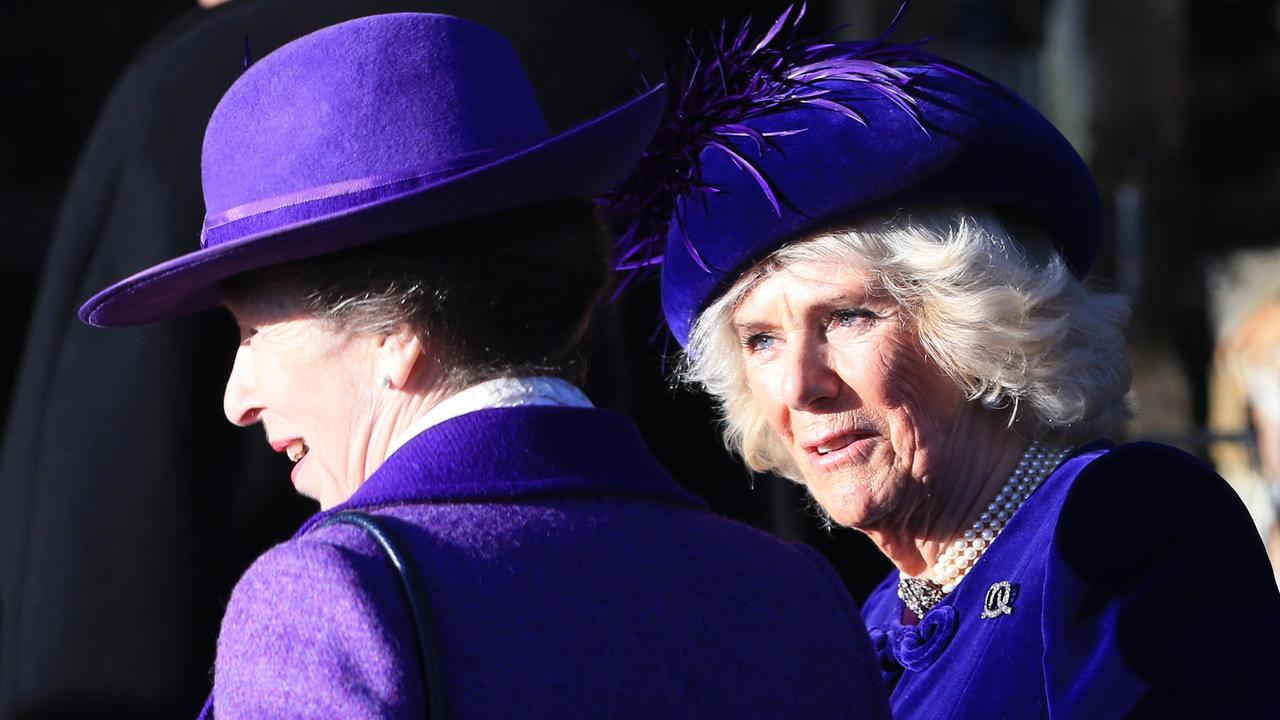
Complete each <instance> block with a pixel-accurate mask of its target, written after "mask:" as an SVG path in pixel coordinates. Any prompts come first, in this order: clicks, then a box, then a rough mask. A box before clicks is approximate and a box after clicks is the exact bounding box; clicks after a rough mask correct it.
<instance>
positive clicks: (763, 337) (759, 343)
mask: <svg viewBox="0 0 1280 720" xmlns="http://www.w3.org/2000/svg"><path fill="white" fill-rule="evenodd" d="M773 342H774V340H773V336H772V335H770V334H769V333H753V334H751V335H747V336H745V337H743V338H742V347H744V348H746V349H747V350H749V351H751V352H760V351H761V350H768V349H769V348H771V347H773Z"/></svg>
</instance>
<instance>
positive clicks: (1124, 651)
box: [864, 442, 1280, 720]
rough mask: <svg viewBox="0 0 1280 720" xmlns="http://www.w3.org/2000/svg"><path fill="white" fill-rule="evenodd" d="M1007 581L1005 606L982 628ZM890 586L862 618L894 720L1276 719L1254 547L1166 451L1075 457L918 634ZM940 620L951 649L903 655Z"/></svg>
mask: <svg viewBox="0 0 1280 720" xmlns="http://www.w3.org/2000/svg"><path fill="white" fill-rule="evenodd" d="M1000 581H1009V582H1011V583H1013V585H1014V586H1015V587H1016V588H1017V590H1018V592H1017V594H1016V596H1015V597H1014V599H1013V601H1012V604H1011V607H1012V608H1013V610H1012V612H1011V613H1010V614H1007V615H1006V614H1001V615H999V616H997V617H994V618H984V617H983V610H984V601H985V599H986V594H987V591H988V589H989V588H990V587H991V586H992V585H993V584H994V583H997V582H1000ZM897 583H898V574H897V573H896V572H895V573H891V574H890V576H889V577H888V578H887V579H886V580H885V582H884V583H882V584H881V585H880V587H878V588H877V589H876V590H875V591H874V592H873V593H872V595H871V597H870V598H869V599H868V600H867V604H866V606H865V607H864V610H865V617H866V621H867V624H868V627H869V628H870V631H871V636H872V638H873V642H874V644H875V646H876V651H877V652H878V653H879V654H880V658H881V663H882V670H883V672H884V676H885V679H886V682H887V684H888V686H889V687H890V690H891V695H890V705H891V708H892V711H893V714H894V717H896V718H899V720H912V719H913V718H921V719H923V718H929V719H930V720H934V719H936V718H996V717H999V718H1040V717H1051V718H1087V719H1088V720H1106V719H1107V718H1184V717H1185V718H1202V717H1238V718H1274V717H1280V688H1277V684H1276V683H1275V682H1274V681H1273V680H1272V679H1269V678H1275V677H1276V676H1277V673H1280V661H1278V660H1277V656H1276V653H1275V647H1276V646H1277V644H1278V643H1280V593H1278V592H1277V590H1276V583H1275V579H1274V577H1273V576H1272V574H1271V571H1270V564H1269V563H1268V562H1267V558H1266V554H1265V552H1264V550H1263V547H1262V543H1261V542H1260V540H1259V538H1258V536H1257V531H1256V530H1255V529H1254V527H1253V524H1252V522H1251V521H1250V519H1249V516H1248V514H1247V513H1246V511H1245V509H1244V507H1243V506H1242V505H1241V504H1240V501H1239V499H1238V498H1236V496H1235V494H1234V492H1233V491H1232V490H1231V489H1230V487H1228V486H1227V484H1226V483H1225V482H1224V481H1223V480H1222V479H1221V478H1219V477H1217V476H1216V475H1214V474H1213V472H1212V471H1211V470H1209V469H1208V468H1207V467H1205V466H1204V465H1203V464H1202V463H1200V462H1199V461H1198V460H1196V459H1194V458H1192V457H1191V456H1189V455H1186V454H1185V453H1182V452H1181V451H1178V450H1175V449H1173V448H1169V447H1166V446H1162V445H1156V444H1153V443H1134V444H1131V445H1124V446H1120V447H1112V446H1111V445H1110V444H1109V443H1105V442H1103V443H1094V444H1093V445H1091V446H1087V447H1085V448H1083V449H1082V450H1081V451H1080V452H1079V453H1078V454H1077V455H1076V456H1075V457H1074V458H1072V459H1070V460H1068V461H1067V462H1065V463H1064V464H1063V466H1062V467H1060V468H1059V469H1058V470H1057V471H1056V472H1055V473H1054V474H1053V475H1052V476H1051V477H1050V478H1048V479H1047V480H1046V481H1045V484H1044V485H1042V486H1041V487H1040V489H1039V490H1037V491H1036V493H1035V494H1034V495H1032V496H1031V498H1030V499H1028V500H1027V502H1026V504H1025V505H1023V507H1022V508H1021V509H1020V510H1018V512H1017V514H1015V515H1014V516H1013V518H1012V519H1011V520H1010V522H1009V524H1008V526H1007V527H1006V528H1005V530H1004V532H1003V533H1001V535H1000V537H999V539H998V540H997V541H996V543H995V544H994V545H993V546H992V547H991V549H990V550H988V551H987V553H986V554H985V555H983V557H982V558H981V559H980V560H979V561H978V562H977V564H975V565H974V567H973V568H972V569H971V570H970V571H969V574H968V576H967V577H966V578H965V580H964V582H963V583H961V584H960V586H959V588H957V590H956V591H955V592H953V593H951V594H950V595H948V596H947V598H946V599H944V600H943V603H942V604H941V605H939V606H938V607H935V608H934V609H933V610H931V611H929V612H928V613H926V615H925V617H924V618H923V622H922V624H921V627H920V628H918V629H916V628H911V627H909V626H908V627H904V626H903V625H902V624H901V622H900V619H901V617H902V611H903V604H902V601H901V600H899V599H898V598H897V596H896V589H897ZM938 613H945V614H947V615H949V616H951V617H952V618H953V619H954V628H953V630H952V631H951V635H950V637H948V638H947V639H946V642H940V643H934V642H930V641H928V640H926V641H925V642H924V643H923V644H919V643H915V642H910V643H904V642H902V641H901V640H902V639H903V638H904V637H907V636H908V635H910V634H912V633H916V634H918V635H921V636H924V635H930V636H931V637H939V636H938V635H937V628H936V627H935V628H929V627H926V625H929V624H934V625H936V623H932V622H931V620H932V619H933V616H935V614H938ZM925 646H928V648H929V650H928V652H927V653H925V655H927V656H928V657H927V660H928V662H925V663H921V662H920V660H921V655H920V653H919V652H918V651H919V648H921V647H925Z"/></svg>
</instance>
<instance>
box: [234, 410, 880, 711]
mask: <svg viewBox="0 0 1280 720" xmlns="http://www.w3.org/2000/svg"><path fill="white" fill-rule="evenodd" d="M346 508H361V509H364V510H371V511H375V512H377V513H378V514H379V515H381V516H384V517H387V518H391V522H394V523H397V531H400V532H399V535H400V537H401V538H402V541H403V542H404V543H405V544H406V545H407V546H408V547H409V552H410V554H411V555H412V556H413V561H414V562H415V563H416V564H417V566H418V567H419V568H420V569H421V572H422V575H423V578H422V580H423V586H424V587H425V588H426V592H427V594H428V595H429V597H430V607H431V612H432V616H433V626H434V627H435V629H436V631H437V633H438V637H439V643H440V645H441V648H442V650H441V653H440V657H439V661H440V663H441V667H442V672H443V676H444V678H445V680H444V683H445V686H446V688H445V692H446V694H447V701H448V704H449V710H450V714H451V715H452V716H454V717H466V718H488V717H546V718H566V717H634V718H653V717H734V718H786V717H797V718H798V717H842V718H882V717H888V715H887V707H886V705H885V699H884V690H883V686H882V685H881V682H880V677H879V670H878V667H877V664H876V663H877V660H876V657H875V655H874V653H873V652H872V650H871V647H870V645H869V643H868V640H867V636H866V632H865V629H864V628H863V626H862V623H861V621H860V619H859V616H858V613H857V610H856V609H855V608H854V606H853V604H852V602H851V601H850V599H849V597H848V595H847V594H846V592H845V590H844V589H843V587H842V586H841V585H840V583H839V580H838V579H837V578H836V576H835V573H834V572H833V571H832V570H831V569H830V567H829V566H827V565H826V564H825V563H824V562H823V561H822V560H821V559H820V558H819V557H818V556H817V555H816V553H814V552H813V551H812V550H810V549H808V548H805V547H803V546H798V545H788V544H784V543H781V542H779V541H777V540H776V539H773V538H771V537H769V536H767V535H765V534H763V533H760V532H758V531H755V530H752V529H750V528H746V527H743V526H741V525H738V524H736V523H733V522H730V521H728V520H725V519H722V518H718V517H715V516H713V515H710V514H708V513H707V512H705V510H704V508H703V507H702V503H701V502H700V501H699V500H698V499H697V498H696V497H695V496H693V495H691V494H690V493H688V492H687V491H685V490H683V489H682V488H680V487H679V486H678V485H677V484H676V483H675V482H674V481H673V480H672V479H671V478H670V477H669V476H667V475H666V473H665V472H663V470H662V469H661V468H660V467H659V466H658V465H657V463H656V462H655V461H654V459H653V458H652V457H651V456H650V455H649V453H648V451H647V450H646V449H645V447H644V445H643V442H642V441H641V439H640V437H639V434H638V433H637V432H636V430H635V428H634V426H632V425H631V424H630V422H629V421H628V420H626V419H625V418H624V417H622V416H620V415H617V414H615V413H612V412H608V411H603V410H596V409H579V408H551V407H548V408H508V409H496V410H484V411H479V412H475V413H471V414H468V415H463V416H461V417H458V418H455V419H453V420H449V421H446V422H445V423H442V424H440V425H437V426H434V427H432V428H430V429H428V430H426V431H424V432H423V433H422V434H420V435H419V436H417V437H416V438H414V439H413V440H411V441H410V442H409V443H408V444H407V445H405V446H404V447H403V448H401V449H400V450H399V451H397V452H396V453H395V454H394V455H393V456H392V457H391V458H390V459H388V461H387V462H386V463H385V464H384V465H383V466H382V467H381V468H380V469H379V470H378V471H377V472H376V473H375V474H374V475H373V476H372V477H371V478H370V479H369V480H368V481H367V482H366V483H365V485H364V486H363V487H362V488H361V489H360V490H359V491H358V492H357V493H356V495H354V496H353V497H352V498H351V499H350V500H349V501H348V502H347V503H346V504H345V505H343V506H341V507H338V508H334V509H332V510H330V511H328V512H325V513H320V514H318V515H317V516H316V517H314V518H312V519H311V520H310V521H308V522H307V523H306V524H305V525H304V526H303V528H302V529H301V530H299V532H298V534H297V535H296V536H295V537H294V538H293V539H292V540H290V541H289V542H286V543H284V544H282V545H280V546H278V547H276V548H274V549H273V550H271V551H269V552H268V553H267V554H265V555H264V556H262V558H260V559H259V560H258V561H257V562H256V563H255V564H254V565H253V567H251V568H250V569H249V570H248V572H246V574H245V576H244V578H243V579H242V580H241V582H240V583H239V585H238V586H237V588H236V590H235V592H234V594H233V597H232V599H231V602H230V604H229V606H228V608H227V614H226V618H225V620H224V622H223V629H222V634H221V637H220V638H219V643H218V660H217V667H216V672H215V684H214V693H213V710H214V714H215V715H216V717H217V718H219V719H220V720H231V719H234V718H266V717H290V718H334V717H342V718H420V717H422V713H423V708H422V700H421V695H420V691H419V689H418V687H417V677H418V674H419V668H418V667H417V664H416V660H415V658H414V648H413V646H412V644H411V643H412V640H411V632H410V629H409V625H408V616H407V612H408V611H407V607H406V606H405V604H404V600H403V598H402V597H401V596H400V595H399V594H398V587H397V586H396V582H397V579H396V577H395V575H394V574H393V571H392V569H391V568H390V566H389V564H388V563H387V560H386V558H385V557H384V556H383V555H382V554H381V552H380V551H379V550H378V549H377V548H376V546H375V545H374V544H373V541H372V540H370V539H369V538H368V537H367V536H366V535H364V534H363V533H362V532H361V531H359V530H357V529H355V528H351V527H347V526H327V527H322V528H317V527H316V524H317V523H319V522H321V521H322V520H323V519H324V518H325V517H327V516H328V515H329V514H331V513H333V512H338V511H339V510H342V509H346Z"/></svg>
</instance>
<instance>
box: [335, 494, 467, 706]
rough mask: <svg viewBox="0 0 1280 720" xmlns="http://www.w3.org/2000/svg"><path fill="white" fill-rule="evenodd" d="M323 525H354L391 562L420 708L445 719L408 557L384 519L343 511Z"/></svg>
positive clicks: (425, 614)
mask: <svg viewBox="0 0 1280 720" xmlns="http://www.w3.org/2000/svg"><path fill="white" fill-rule="evenodd" d="M326 525H354V526H356V527H358V528H360V529H361V530H364V531H365V532H366V533H367V534H368V535H369V537H371V538H373V540H374V542H376V543H377V544H378V547H380V548H382V552H383V554H385V555H386V556H387V559H388V560H390V561H391V567H393V568H395V571H396V574H397V575H398V576H399V577H400V588H401V589H402V590H403V591H404V595H405V599H406V600H407V601H408V604H409V622H410V623H411V624H412V625H413V631H414V636H415V638H416V640H417V642H416V643H415V646H416V647H417V655H418V667H419V668H421V669H422V677H421V684H422V695H423V706H424V707H425V708H426V710H427V717H428V718H432V717H434V718H443V717H446V714H445V702H444V691H443V689H444V684H443V680H442V678H441V676H440V663H439V658H440V652H439V647H438V646H437V645H436V638H435V632H434V630H433V627H434V626H433V625H432V624H431V619H430V618H431V615H430V612H429V610H430V607H429V606H428V604H427V594H426V591H425V590H424V589H423V587H422V584H421V581H420V579H419V578H420V577H421V576H420V575H419V574H418V573H417V572H415V571H414V567H413V563H412V560H411V558H410V556H409V554H408V553H406V552H404V550H403V549H402V548H401V545H400V543H399V541H398V540H397V539H396V537H395V535H394V534H392V531H391V528H390V526H389V525H388V524H387V522H386V519H385V518H384V519H383V520H381V521H380V520H378V519H377V518H376V517H375V516H374V515H371V514H369V513H363V512H360V511H359V510H343V511H341V512H337V513H334V514H333V515H330V516H329V517H328V518H326V519H325V520H324V522H323V523H322V524H321V527H324V526H326Z"/></svg>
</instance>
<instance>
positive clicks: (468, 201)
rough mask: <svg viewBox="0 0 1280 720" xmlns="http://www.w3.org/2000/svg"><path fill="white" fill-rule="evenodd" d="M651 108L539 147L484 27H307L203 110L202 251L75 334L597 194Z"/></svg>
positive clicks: (403, 22)
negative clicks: (263, 277) (259, 274)
mask: <svg viewBox="0 0 1280 720" xmlns="http://www.w3.org/2000/svg"><path fill="white" fill-rule="evenodd" d="M664 102H665V99H664V90H663V88H662V87H661V86H659V87H656V88H653V89H651V90H649V91H647V92H646V93H644V94H642V95H640V96H638V97H636V98H634V99H633V100H631V101H630V102H627V103H625V104H623V105H620V106H618V107H616V108H613V109H612V110H610V111H608V112H606V113H604V114H603V115H600V116H598V117H596V118H593V119H591V120H589V121H587V122H584V123H581V124H579V125H577V126H575V127H573V128H571V129H569V130H566V131H565V132H562V133H560V134H558V135H554V136H553V135H551V134H550V133H549V131H548V129H547V126H546V121H545V120H544V119H543V115H542V111H541V109H540V108H539V106H538V103H537V99H536V98H535V97H534V94H533V89H532V87H531V86H530V84H529V81H528V79H527V77H526V76H525V74H524V70H523V69H522V68H521V66H520V62H519V60H518V59H517V57H516V54H515V51H514V49H513V48H512V47H511V45H510V44H509V43H508V42H507V41H506V39H505V38H503V37H502V36H501V35H499V34H498V33H496V32H494V31H493V30H490V29H489V28H486V27H483V26H481V25H477V24H475V23H472V22H468V21H465V20H461V19H458V18H455V17H450V16H447V15H432V14H419V13H402V14H391V15H376V16H372V17H366V18H361V19H358V20H352V21H350V22H344V23H341V24H338V25H334V26H331V27H328V28H325V29H323V30H319V31H317V32H314V33H312V34H310V35H307V36H305V37H302V38H299V39H298V40H295V41H293V42H291V43H289V44H287V45H285V46H283V47H281V48H280V49H279V50H276V51H275V52H273V53H271V54H270V55H268V56H266V57H264V58H262V59H261V60H260V61H258V62H257V63H255V64H254V65H253V66H252V67H250V68H249V69H248V70H246V71H245V73H244V74H243V75H242V76H241V77H240V78H239V79H238V80H237V81H236V83H235V84H234V85H232V86H231V89H230V90H228V91H227V94H226V95H225V96H224V97H223V98H222V101H221V102H220V103H219V104H218V107H217V108H216V109H215V110H214V112H213V117H212V118H211V119H210V121H209V128H208V130H207V131H206V133H205V138H204V151H203V161H202V173H203V179H204V197H205V206H206V208H207V213H206V215H205V221H204V227H203V229H202V230H201V233H200V249H199V250H197V251H195V252H193V253H190V254H187V255H183V256H181V257H178V258H174V259H173V260H169V261H167V262H164V263H161V264H159V265H156V266H155V267H152V268H148V269H146V270H144V271H142V272H140V273H138V274H136V275H134V276H132V277H130V278H127V279H125V280H123V281H121V282H119V283H116V284H115V285H112V286H111V287H109V288H107V289H105V290H103V291H102V292H100V293H98V294H97V295H95V296H94V297H93V298H91V299H90V300H89V301H88V302H86V303H85V304H84V306H83V307H82V308H81V309H80V319H81V320H83V321H84V322H86V323H89V324H90V325H97V326H101V327H111V326H122V325H136V324H141V323H146V322H151V321H154V320H160V319H164V318H169V317H174V316H177V315H182V314H185V313H190V312H194V311H196V310H202V309H205V308H208V307H212V306H214V305H217V304H218V302H219V297H218V284H219V283H220V282H221V281H223V280H225V279H227V278H229V277H231V276H233V275H236V274H238V273H243V272H246V271H249V270H254V269H257V268H261V267H265V266H268V265H273V264H277V263H283V262H288V261H292V260H299V259H302V258H306V257H312V256H315V255H321V254H324V253H328V252H333V251H336V250H341V249H345V248H349V247H353V246H356V245H361V244H364V243H369V242H373V241H376V240H380V239H385V238H389V237H393V236H396V235H400V234H403V233H407V232H410V231H414V230H421V229H425V228H429V227H434V226H438V225H443V224H446V223H450V222H455V221H459V220H465V219H467V218H473V217H477V216H481V215H486V214H490V213H497V212H502V211H506V210H513V209H516V208H520V207H525V206H528V205H532V204H536V203H541V202H547V201H553V200H561V199H567V198H575V197H582V198H589V197H593V196H595V195H598V194H599V193H601V192H603V191H605V190H606V189H608V188H609V187H611V186H613V185H615V184H616V183H617V182H619V181H620V180H622V179H623V178H624V177H625V176H626V175H627V173H628V172H629V171H630V170H631V168H632V167H633V166H634V164H635V162H636V160H637V158H638V157H639V156H640V153H641V151H642V150H643V149H644V147H645V145H646V143H647V142H648V141H649V139H650V137H651V136H652V135H653V131H654V128H655V127H656V125H657V123H658V120H659V118H660V116H661V114H662V109H663V106H664ZM424 251H427V252H429V251H430V250H429V248H424Z"/></svg>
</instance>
